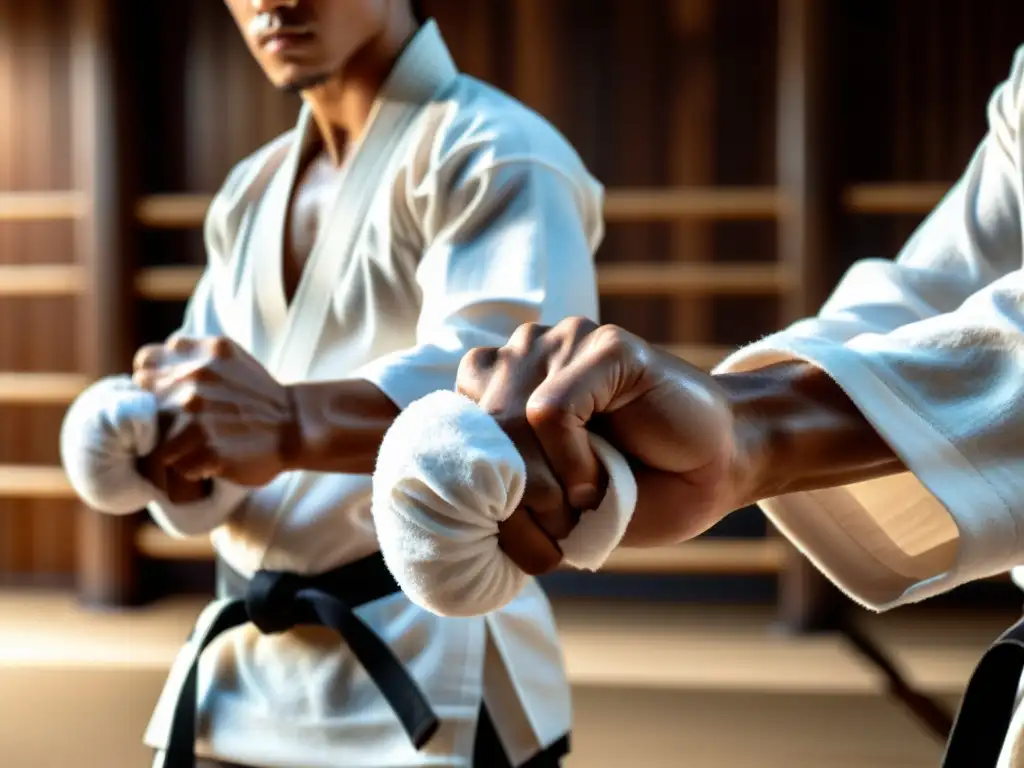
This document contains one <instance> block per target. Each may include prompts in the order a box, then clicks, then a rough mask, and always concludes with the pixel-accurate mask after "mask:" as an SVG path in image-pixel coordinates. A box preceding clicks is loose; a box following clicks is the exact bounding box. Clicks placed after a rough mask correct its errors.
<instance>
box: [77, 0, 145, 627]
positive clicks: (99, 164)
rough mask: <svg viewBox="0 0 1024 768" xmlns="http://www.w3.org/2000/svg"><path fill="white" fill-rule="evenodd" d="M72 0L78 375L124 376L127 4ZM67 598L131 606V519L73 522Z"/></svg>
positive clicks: (93, 516)
mask: <svg viewBox="0 0 1024 768" xmlns="http://www.w3.org/2000/svg"><path fill="white" fill-rule="evenodd" d="M114 5H115V4H114V3H112V2H109V1H108V0H76V2H75V5H74V14H73V17H72V23H73V29H72V56H71V84H72V85H71V93H72V100H73V103H72V112H71V115H72V123H73V126H74V136H75V144H74V157H73V163H74V170H75V177H76V185H77V187H78V188H79V189H80V190H82V191H84V192H86V193H87V194H88V195H89V198H90V210H89V215H88V216H86V217H84V218H83V219H82V220H81V223H80V224H79V225H78V230H77V233H76V251H77V254H78V259H79V263H80V264H81V265H82V266H83V267H84V268H85V271H86V273H87V275H88V277H87V289H86V291H85V293H84V294H83V295H82V296H81V297H80V299H79V301H80V318H81V319H80V322H79V326H78V332H79V334H80V335H79V339H78V342H79V349H80V359H81V369H82V371H83V372H84V373H86V374H87V375H88V376H90V377H91V378H94V379H95V378H100V377H103V376H107V375H110V374H115V373H123V372H125V371H127V370H128V366H129V365H130V363H131V355H132V341H133V339H132V337H133V328H134V323H133V317H132V314H133V312H132V308H133V304H134V291H133V288H132V277H133V267H134V263H133V259H132V258H131V255H132V254H131V251H132V248H133V240H134V237H135V225H134V213H133V207H134V200H135V194H134V193H135V190H134V189H133V188H132V184H131V181H132V180H133V179H134V178H135V176H134V170H135V169H134V167H132V164H131V162H130V160H131V151H132V147H133V146H134V144H133V142H132V137H131V136H130V131H129V129H130V127H131V124H132V117H131V114H132V113H131V111H130V108H129V106H128V101H129V97H130V94H131V84H130V76H131V73H132V72H133V71H134V69H135V66H136V65H135V61H134V57H130V56H127V55H125V52H124V43H123V41H124V40H125V39H126V35H125V34H124V33H125V31H126V29H127V27H128V25H130V23H131V22H130V20H129V19H128V18H127V17H128V16H129V15H130V14H129V9H130V8H131V7H133V6H134V5H136V4H135V3H124V4H122V3H117V4H116V5H117V9H116V10H115V8H114V7H113V6H114ZM77 522H78V525H77V538H78V544H77V548H78V562H77V590H78V595H79V598H80V599H81V600H82V601H83V602H85V603H86V604H88V605H90V606H95V607H114V606H125V605H130V604H133V603H135V602H136V601H137V597H138V594H139V589H138V587H139V584H138V577H137V557H136V553H135V543H134V530H135V525H136V520H135V519H134V517H132V518H128V517H112V516H108V515H100V514H99V513H97V512H95V511H93V510H89V509H83V510H82V511H81V513H80V514H79V516H78V521H77Z"/></svg>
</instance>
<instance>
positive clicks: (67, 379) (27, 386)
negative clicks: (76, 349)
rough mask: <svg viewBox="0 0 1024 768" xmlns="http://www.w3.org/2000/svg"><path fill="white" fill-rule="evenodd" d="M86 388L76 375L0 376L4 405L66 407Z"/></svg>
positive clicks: (12, 373)
mask: <svg viewBox="0 0 1024 768" xmlns="http://www.w3.org/2000/svg"><path fill="white" fill-rule="evenodd" d="M87 385H88V379H87V378H86V377H85V376H82V375H80V374H77V373H22V372H8V373H0V403H3V404H4V405H67V404H69V403H71V402H72V401H73V400H74V399H75V398H76V397H78V395H79V393H80V392H81V391H82V390H83V389H85V387H86V386H87Z"/></svg>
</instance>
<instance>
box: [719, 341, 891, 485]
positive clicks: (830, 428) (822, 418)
mask: <svg viewBox="0 0 1024 768" xmlns="http://www.w3.org/2000/svg"><path fill="white" fill-rule="evenodd" d="M716 380H718V382H719V384H721V385H722V387H723V389H724V390H725V392H726V396H727V399H728V401H729V404H730V408H731V410H732V413H733V417H734V430H735V435H736V436H735V440H736V447H737V461H736V463H737V467H738V472H739V474H740V475H741V476H742V478H743V479H742V481H741V482H740V483H738V486H737V487H738V489H739V490H740V492H741V494H742V497H743V503H744V504H752V503H756V502H758V501H761V500H762V499H767V498H772V497H775V496H781V495H784V494H787V493H796V492H800V491H810V490H817V489H821V488H830V487H836V486H842V485H848V484H851V483H855V482H861V481H866V480H871V479H874V478H878V477H882V476H885V475H890V474H894V473H896V472H899V471H902V470H903V469H904V466H903V463H902V462H901V461H900V459H899V458H898V457H897V456H896V455H895V454H894V453H893V452H892V449H891V448H890V447H889V446H888V444H887V443H886V442H885V441H884V440H883V439H882V438H881V437H880V436H879V434H878V433H877V431H876V430H875V429H874V427H873V426H871V424H870V422H868V420H867V419H866V418H865V416H864V415H863V414H862V413H861V412H860V410H859V409H858V408H857V406H856V405H854V404H853V402H852V401H851V400H850V399H849V397H847V395H846V393H845V392H844V391H843V389H842V387H840V386H839V384H838V383H836V381H834V380H833V379H832V378H831V377H830V376H829V375H828V374H827V373H826V372H825V371H824V370H822V369H820V368H818V367H817V366H814V365H811V364H810V363H806V362H803V361H789V362H784V363H777V364H774V365H770V366H767V367H765V368H761V369H757V370H753V371H748V372H743V373H736V374H723V375H720V376H716Z"/></svg>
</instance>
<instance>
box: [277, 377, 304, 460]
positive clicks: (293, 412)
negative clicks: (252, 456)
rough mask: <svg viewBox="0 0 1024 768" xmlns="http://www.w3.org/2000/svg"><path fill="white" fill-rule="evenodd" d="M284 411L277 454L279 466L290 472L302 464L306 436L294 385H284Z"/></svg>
mask: <svg viewBox="0 0 1024 768" xmlns="http://www.w3.org/2000/svg"><path fill="white" fill-rule="evenodd" d="M284 393H285V403H286V413H285V418H284V420H283V421H282V422H281V425H280V430H279V433H278V440H279V443H278V445H279V447H278V455H279V456H280V457H281V467H282V469H283V470H284V471H286V472H290V471H292V470H295V469H299V468H300V467H301V466H302V455H303V454H304V453H305V452H306V450H307V445H308V438H307V436H306V435H305V430H304V428H303V418H302V411H301V407H300V404H299V397H298V393H297V391H296V387H295V385H291V384H289V385H286V386H285V387H284Z"/></svg>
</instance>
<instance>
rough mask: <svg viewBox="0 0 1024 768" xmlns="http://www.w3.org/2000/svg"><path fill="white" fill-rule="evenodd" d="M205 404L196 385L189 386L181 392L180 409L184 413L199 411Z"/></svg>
mask: <svg viewBox="0 0 1024 768" xmlns="http://www.w3.org/2000/svg"><path fill="white" fill-rule="evenodd" d="M204 405H205V398H204V397H203V395H202V393H201V392H200V391H199V389H198V388H196V387H189V388H188V389H187V390H186V391H185V392H183V393H182V397H181V409H182V410H183V411H185V412H186V413H201V412H202V411H203V407H204Z"/></svg>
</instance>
